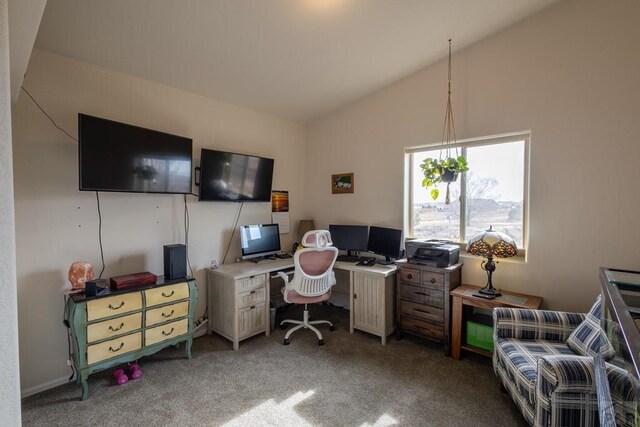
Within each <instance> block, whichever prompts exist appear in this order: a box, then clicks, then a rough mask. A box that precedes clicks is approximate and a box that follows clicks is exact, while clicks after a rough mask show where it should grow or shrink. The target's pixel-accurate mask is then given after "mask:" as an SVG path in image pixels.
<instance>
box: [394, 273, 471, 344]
mask: <svg viewBox="0 0 640 427" xmlns="http://www.w3.org/2000/svg"><path fill="white" fill-rule="evenodd" d="M461 272H462V264H456V265H453V266H451V267H447V268H435V267H427V266H423V265H417V264H403V265H402V266H401V267H400V272H399V273H400V274H399V275H398V281H397V283H398V298H397V311H398V337H401V336H402V333H404V332H407V333H411V334H414V335H419V336H422V337H424V338H428V339H430V340H433V341H437V342H441V343H443V345H444V352H445V354H446V355H449V352H450V347H449V346H450V343H451V332H450V331H451V319H450V315H451V298H450V297H449V294H450V292H451V290H452V289H455V288H456V287H458V286H460V279H461Z"/></svg>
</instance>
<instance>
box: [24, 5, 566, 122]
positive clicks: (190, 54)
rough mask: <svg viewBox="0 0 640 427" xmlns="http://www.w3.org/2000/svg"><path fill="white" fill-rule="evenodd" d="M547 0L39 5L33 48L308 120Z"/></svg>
mask: <svg viewBox="0 0 640 427" xmlns="http://www.w3.org/2000/svg"><path fill="white" fill-rule="evenodd" d="M556 1H557V0H180V1H176V0H107V1H105V0H48V2H47V5H46V8H45V12H44V16H43V18H42V23H41V26H40V29H39V32H38V36H37V39H36V47H38V48H40V49H44V50H48V51H51V52H54V53H58V54H61V55H65V56H69V57H72V58H76V59H80V60H82V61H86V62H89V63H92V64H96V65H100V66H103V67H106V68H110V69H113V70H117V71H121V72H124V73H127V74H131V75H134V76H138V77H141V78H144V79H147V80H151V81H156V82H159V83H163V84H166V85H169V86H173V87H176V88H180V89H183V90H186V91H190V92H194V93H198V94H201V95H204V96H208V97H212V98H216V99H219V100H224V101H227V102H230V103H233V104H237V105H241V106H243V107H247V108H251V109H255V110H258V111H263V112H267V113H270V114H273V115H276V116H280V117H284V118H288V119H292V120H297V121H301V122H308V121H310V120H313V119H315V118H318V117H320V116H322V115H324V114H326V113H328V112H330V111H332V110H334V109H336V108H339V107H340V106H343V105H345V104H348V103H350V102H352V101H354V100H356V99H358V98H360V97H362V96H364V95H366V94H368V93H371V92H373V91H375V90H377V89H379V88H381V87H383V86H385V85H388V84H390V83H392V82H394V81H396V80H398V79H400V78H402V77H405V76H407V75H409V74H411V73H413V72H415V71H417V70H419V69H420V68H423V67H425V66H427V65H429V64H431V63H433V62H436V61H438V60H440V59H442V58H444V57H446V54H447V39H448V38H450V37H453V39H454V51H455V50H460V49H462V48H463V47H466V46H468V45H470V44H472V43H474V42H476V41H478V40H480V39H482V38H484V37H486V36H488V35H489V34H492V33H494V32H496V31H498V30H500V29H502V28H505V27H507V26H510V25H512V24H514V23H515V22H517V21H520V20H522V19H523V18H524V17H526V16H528V15H530V14H532V13H535V12H537V11H539V10H541V9H543V8H545V7H547V6H549V5H550V4H552V3H555V2H556Z"/></svg>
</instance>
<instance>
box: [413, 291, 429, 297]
mask: <svg viewBox="0 0 640 427" xmlns="http://www.w3.org/2000/svg"><path fill="white" fill-rule="evenodd" d="M414 293H415V294H416V295H423V296H425V297H428V296H429V294H425V293H424V292H414Z"/></svg>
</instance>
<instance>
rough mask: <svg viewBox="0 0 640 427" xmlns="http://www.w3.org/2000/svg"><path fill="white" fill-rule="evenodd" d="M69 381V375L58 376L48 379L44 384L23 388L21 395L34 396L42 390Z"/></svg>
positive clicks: (23, 396)
mask: <svg viewBox="0 0 640 427" xmlns="http://www.w3.org/2000/svg"><path fill="white" fill-rule="evenodd" d="M68 382H69V377H68V376H65V377H62V378H58V379H55V380H51V381H48V382H46V383H43V384H38V385H35V386H33V387H29V388H27V389H24V390H22V393H21V396H22V398H25V397H29V396H33V395H34V394H38V393H40V392H42V391H45V390H49V389H50V388H54V387H58V386H60V385H63V384H66V383H68Z"/></svg>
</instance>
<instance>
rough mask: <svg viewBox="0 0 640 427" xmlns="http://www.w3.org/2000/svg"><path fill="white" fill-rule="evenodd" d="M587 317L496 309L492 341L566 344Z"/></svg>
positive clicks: (553, 312) (541, 311) (548, 312)
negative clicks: (560, 342)
mask: <svg viewBox="0 0 640 427" xmlns="http://www.w3.org/2000/svg"><path fill="white" fill-rule="evenodd" d="M584 318H585V315H584V314H582V313H569V312H564V311H550V310H529V309H524V308H504V307H499V308H495V309H494V310H493V328H494V330H493V338H494V341H495V340H496V338H516V339H527V340H545V341H562V342H564V341H566V340H567V338H569V335H571V332H573V330H574V329H575V328H577V327H578V325H579V324H580V323H582V321H583V320H584Z"/></svg>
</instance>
